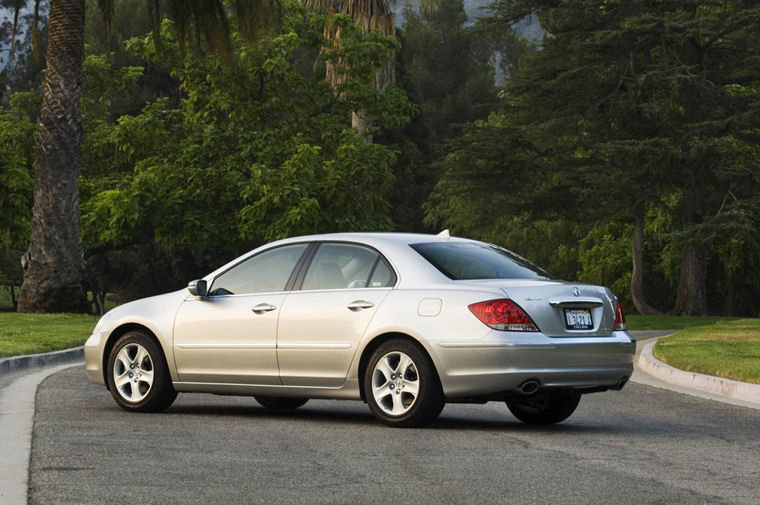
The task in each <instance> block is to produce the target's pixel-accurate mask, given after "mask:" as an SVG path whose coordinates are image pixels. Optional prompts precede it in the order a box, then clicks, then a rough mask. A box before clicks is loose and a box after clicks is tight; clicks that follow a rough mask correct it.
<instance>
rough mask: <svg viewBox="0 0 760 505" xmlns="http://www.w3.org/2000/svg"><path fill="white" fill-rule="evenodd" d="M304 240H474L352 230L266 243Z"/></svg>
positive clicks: (378, 243) (386, 242) (375, 243)
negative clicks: (350, 231)
mask: <svg viewBox="0 0 760 505" xmlns="http://www.w3.org/2000/svg"><path fill="white" fill-rule="evenodd" d="M304 241H339V242H361V243H365V244H367V245H372V246H382V245H386V246H389V245H409V244H418V243H421V242H452V241H453V242H474V240H471V239H466V238H461V237H450V236H448V235H432V234H427V233H398V232H352V233H323V234H320V235H303V236H300V237H291V238H286V239H282V240H278V241H276V242H271V243H269V244H267V245H268V246H271V245H274V244H287V243H290V242H304Z"/></svg>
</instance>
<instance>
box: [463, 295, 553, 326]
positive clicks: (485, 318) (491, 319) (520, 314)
mask: <svg viewBox="0 0 760 505" xmlns="http://www.w3.org/2000/svg"><path fill="white" fill-rule="evenodd" d="M469 308H470V311H471V312H472V313H473V314H475V316H476V317H477V318H478V319H480V320H481V321H482V322H483V323H484V324H485V325H486V326H489V327H491V328H493V329H494V330H501V331H538V327H537V326H536V323H534V322H533V320H532V319H531V318H530V316H529V315H528V314H526V313H525V311H524V310H523V309H522V307H520V306H519V305H517V304H516V303H515V302H513V301H512V300H506V299H501V300H488V301H487V302H478V303H473V304H472V305H470V306H469Z"/></svg>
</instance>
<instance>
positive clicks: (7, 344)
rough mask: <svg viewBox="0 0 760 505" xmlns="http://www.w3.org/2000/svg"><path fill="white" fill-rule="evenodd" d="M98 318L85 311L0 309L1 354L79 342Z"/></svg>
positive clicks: (54, 349)
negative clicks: (29, 311) (15, 310)
mask: <svg viewBox="0 0 760 505" xmlns="http://www.w3.org/2000/svg"><path fill="white" fill-rule="evenodd" d="M97 322H98V316H88V315H84V314H16V313H13V312H0V358H4V357H8V356H16V355H20V354H35V353H40V352H48V351H57V350H60V349H67V348H69V347H76V346H79V345H82V344H84V341H85V340H87V338H88V337H89V336H90V334H91V333H92V329H93V328H94V327H95V323H97Z"/></svg>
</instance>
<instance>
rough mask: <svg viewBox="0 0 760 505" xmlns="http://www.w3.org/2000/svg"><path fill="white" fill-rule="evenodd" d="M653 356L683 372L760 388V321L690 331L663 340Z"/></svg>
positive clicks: (727, 322) (738, 321)
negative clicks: (744, 383) (731, 380)
mask: <svg viewBox="0 0 760 505" xmlns="http://www.w3.org/2000/svg"><path fill="white" fill-rule="evenodd" d="M654 354H655V356H657V358H658V359H660V360H662V361H664V362H665V363H668V364H669V365H672V366H674V367H676V368H680V369H682V370H689V371H692V372H700V373H706V374H709V375H716V376H718V377H725V378H728V379H736V380H740V381H744V382H753V383H756V384H760V319H732V320H722V321H718V322H716V323H714V324H710V325H704V326H692V327H687V328H686V329H684V330H683V331H680V332H678V333H676V334H675V335H671V336H669V337H665V338H663V339H660V340H659V341H658V342H657V344H656V345H655V348H654Z"/></svg>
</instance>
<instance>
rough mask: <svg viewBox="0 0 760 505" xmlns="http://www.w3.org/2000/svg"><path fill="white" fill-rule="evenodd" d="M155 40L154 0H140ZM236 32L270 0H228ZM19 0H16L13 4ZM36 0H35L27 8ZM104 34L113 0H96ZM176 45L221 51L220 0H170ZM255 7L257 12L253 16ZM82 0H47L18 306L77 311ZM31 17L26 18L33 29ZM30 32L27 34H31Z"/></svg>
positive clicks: (225, 38) (82, 296)
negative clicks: (144, 0) (29, 213)
mask: <svg viewBox="0 0 760 505" xmlns="http://www.w3.org/2000/svg"><path fill="white" fill-rule="evenodd" d="M147 3H148V8H149V9H150V10H151V12H152V14H153V19H154V24H155V27H154V36H155V39H156V41H158V25H159V22H160V19H161V16H160V14H159V0H148V2H147ZM230 3H231V5H232V8H233V11H234V12H235V14H236V17H237V20H238V26H239V29H240V31H241V33H242V34H243V35H248V36H252V35H253V34H254V32H255V30H256V29H257V28H258V26H259V25H260V24H261V23H260V22H259V21H258V20H260V19H266V20H270V19H271V18H272V16H273V15H275V14H276V12H277V10H278V9H277V8H276V7H277V5H279V4H278V0H233V1H231V2H230ZM20 6H21V2H16V9H17V12H18V9H19V8H20ZM38 7H39V0H35V13H36V12H38ZM100 7H101V12H102V13H103V14H104V25H105V27H106V30H105V31H106V34H107V37H110V33H111V28H112V25H113V12H114V9H113V0H101V2H100ZM169 7H170V8H169V10H170V12H171V13H172V15H173V16H172V17H174V19H175V24H176V26H177V33H178V38H179V42H180V45H181V47H183V48H184V45H185V40H191V41H193V44H194V47H196V48H198V47H200V45H201V42H202V41H204V42H206V44H207V45H208V46H209V47H210V48H211V49H212V50H214V51H217V52H220V53H222V54H225V53H227V54H229V52H231V48H232V45H231V43H230V35H229V24H228V21H227V12H226V10H225V7H224V2H223V1H222V0H172V1H170V2H169ZM257 14H259V15H258V16H257ZM84 20H85V2H84V0H50V14H49V21H48V31H49V34H48V46H47V52H46V58H47V70H46V73H45V82H44V88H43V99H42V107H41V109H40V117H39V121H38V136H37V140H36V143H35V148H36V152H37V159H38V168H37V177H36V181H35V188H34V208H33V211H32V231H31V236H30V241H29V248H28V250H27V251H26V253H24V255H23V256H22V258H21V266H22V268H23V272H24V282H23V284H22V285H21V290H20V292H19V299H18V311H19V312H85V311H87V309H88V303H87V296H86V290H85V260H84V252H83V249H82V243H81V240H80V236H79V228H78V221H79V189H78V186H77V178H78V176H79V150H80V146H81V142H82V118H81V113H80V107H79V95H80V91H81V88H82V61H83V56H84ZM36 25H37V20H36V19H34V21H33V30H34V29H36ZM33 40H34V36H33Z"/></svg>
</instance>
